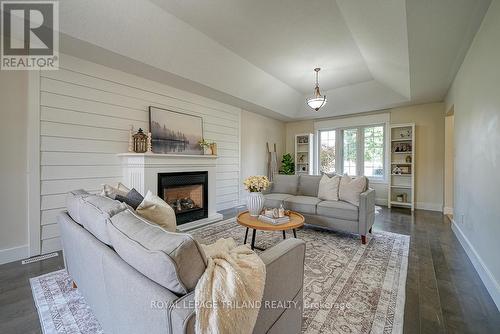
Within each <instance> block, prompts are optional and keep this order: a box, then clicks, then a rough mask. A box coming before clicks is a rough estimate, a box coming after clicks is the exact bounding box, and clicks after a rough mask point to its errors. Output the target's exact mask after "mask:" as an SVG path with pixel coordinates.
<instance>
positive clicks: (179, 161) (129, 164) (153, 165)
mask: <svg viewBox="0 0 500 334" xmlns="http://www.w3.org/2000/svg"><path fill="white" fill-rule="evenodd" d="M118 156H119V157H120V159H121V161H122V168H123V183H124V184H125V185H126V186H128V187H130V188H135V189H136V190H137V191H138V192H139V193H141V194H142V195H143V196H144V195H145V194H146V193H147V192H148V191H151V192H153V193H154V194H155V195H158V196H159V197H161V198H165V193H164V190H163V189H159V179H160V178H161V177H160V176H161V175H164V174H171V175H177V173H184V174H187V175H188V176H189V177H186V179H189V178H191V177H193V176H194V175H195V174H203V173H204V175H205V180H206V186H205V188H204V189H203V190H202V191H201V193H200V190H199V187H198V186H199V185H200V182H195V183H196V184H194V183H193V184H188V185H186V186H192V187H191V188H185V189H178V187H170V190H169V191H168V195H169V196H170V197H172V198H173V196H175V198H176V200H177V199H179V203H175V206H176V207H179V205H180V207H181V210H178V211H181V212H180V213H182V214H177V215H176V216H177V220H178V225H177V228H178V230H180V231H185V230H188V229H190V228H193V227H197V226H201V225H204V224H207V223H211V222H215V221H219V220H221V219H222V215H221V214H220V213H217V209H216V205H217V204H216V203H217V197H216V172H217V156H213V155H181V154H154V153H122V154H119V155H118ZM190 173H191V174H190ZM168 182H170V181H168ZM176 182H179V181H176ZM191 182H194V181H191ZM197 185H198V186H197ZM172 188H173V189H172ZM196 193H198V194H196ZM183 194H184V195H183ZM186 194H187V195H189V196H193V198H191V201H192V202H191V201H189V200H183V199H185V198H186V197H188V198H189V196H186ZM199 195H201V197H202V198H201V199H199V198H198V197H197V196H199ZM177 197H179V198H177ZM200 200H202V202H200ZM168 201H169V199H167V202H168ZM170 201H172V200H170ZM200 204H203V205H202V206H201V207H202V208H203V211H204V212H203V214H202V215H201V214H200V212H201V210H198V208H196V205H198V206H200ZM191 205H192V207H191V208H189V206H191ZM182 208H184V209H182ZM189 209H193V210H192V211H198V212H197V214H196V216H195V217H193V216H194V214H193V216H192V217H190V218H185V217H183V216H184V215H183V213H186V212H188V211H189ZM205 211H206V212H205ZM186 216H189V215H186ZM191 220H192V221H191Z"/></svg>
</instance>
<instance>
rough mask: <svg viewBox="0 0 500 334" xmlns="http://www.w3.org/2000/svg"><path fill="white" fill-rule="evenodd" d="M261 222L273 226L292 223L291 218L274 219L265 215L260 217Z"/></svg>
mask: <svg viewBox="0 0 500 334" xmlns="http://www.w3.org/2000/svg"><path fill="white" fill-rule="evenodd" d="M259 220H260V221H263V222H264V223H269V224H272V225H281V224H285V223H288V222H289V221H290V217H289V216H285V217H281V218H273V217H269V216H265V215H260V216H259Z"/></svg>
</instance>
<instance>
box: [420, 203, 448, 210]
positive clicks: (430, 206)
mask: <svg viewBox="0 0 500 334" xmlns="http://www.w3.org/2000/svg"><path fill="white" fill-rule="evenodd" d="M415 209H419V210H429V211H439V212H443V203H431V202H415Z"/></svg>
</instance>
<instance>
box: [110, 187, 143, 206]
mask: <svg viewBox="0 0 500 334" xmlns="http://www.w3.org/2000/svg"><path fill="white" fill-rule="evenodd" d="M115 199H116V200H117V201H120V202H124V203H126V204H128V205H130V206H131V207H132V208H133V209H134V210H135V209H137V207H138V206H139V204H141V203H142V201H143V200H144V197H143V196H142V195H141V194H140V193H139V192H138V191H137V190H135V188H132V190H130V191H129V192H128V194H127V195H126V196H122V195H120V194H117V195H116V197H115Z"/></svg>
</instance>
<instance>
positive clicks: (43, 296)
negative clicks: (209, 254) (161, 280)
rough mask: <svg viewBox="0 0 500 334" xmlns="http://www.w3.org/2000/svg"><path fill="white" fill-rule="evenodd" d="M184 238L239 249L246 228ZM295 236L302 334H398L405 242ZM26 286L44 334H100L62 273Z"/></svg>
mask: <svg viewBox="0 0 500 334" xmlns="http://www.w3.org/2000/svg"><path fill="white" fill-rule="evenodd" d="M189 233H191V234H192V235H193V236H194V237H195V238H196V239H198V240H199V241H200V242H202V243H205V244H208V243H212V242H215V241H216V240H217V239H219V238H230V237H232V238H234V239H235V240H236V241H237V242H238V243H243V239H244V234H245V229H244V228H243V227H241V226H240V225H238V224H237V223H236V222H235V220H234V219H231V220H225V221H222V222H219V223H216V224H212V225H208V226H204V227H200V228H198V229H195V230H192V231H190V232H189ZM297 234H298V235H297V236H298V238H300V239H302V240H304V241H305V242H306V261H305V277H304V319H303V320H304V321H303V328H302V329H303V333H402V332H403V315H404V304H405V285H406V271H407V263H408V250H409V242H410V237H409V236H405V235H400V234H394V233H389V232H376V233H374V234H373V235H372V237H371V238H370V239H369V243H368V244H367V245H362V244H361V241H360V240H359V237H356V236H353V235H349V234H342V233H336V232H330V231H324V230H320V229H314V228H310V227H307V228H304V229H301V230H298V231H297ZM288 236H291V233H288ZM249 237H250V233H249ZM281 240H282V234H281V232H263V231H258V232H257V239H256V245H258V246H260V247H264V248H269V247H272V246H273V245H275V244H277V243H278V242H280V241H281ZM30 283H31V288H32V290H33V297H34V299H35V304H36V307H37V309H38V314H39V316H40V322H41V326H42V328H43V332H44V333H45V334H53V333H89V334H90V333H102V329H101V327H100V325H99V323H98V322H97V320H96V318H95V317H94V315H93V314H92V311H91V310H90V308H89V307H88V306H87V304H86V303H85V300H84V298H83V297H82V296H81V295H80V294H79V293H78V290H77V289H73V288H72V287H71V278H70V277H69V276H68V274H67V272H66V271H65V270H59V271H56V272H53V273H49V274H46V275H43V276H39V277H36V278H32V279H31V280H30Z"/></svg>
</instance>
